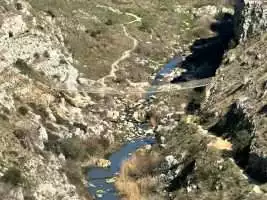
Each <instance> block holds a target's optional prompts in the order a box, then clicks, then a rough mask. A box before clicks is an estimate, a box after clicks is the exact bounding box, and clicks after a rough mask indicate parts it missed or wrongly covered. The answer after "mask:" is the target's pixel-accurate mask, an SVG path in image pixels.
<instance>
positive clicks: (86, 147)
mask: <svg viewBox="0 0 267 200" xmlns="http://www.w3.org/2000/svg"><path fill="white" fill-rule="evenodd" d="M45 146H46V149H47V150H48V151H52V152H54V153H56V154H59V153H62V154H64V156H65V157H66V158H67V159H70V160H77V161H83V160H84V159H86V158H88V157H89V156H93V155H103V154H104V153H105V151H106V150H107V149H108V148H109V141H108V140H107V139H105V138H88V139H87V140H83V139H81V138H79V137H72V138H66V139H63V140H49V141H48V142H46V144H45Z"/></svg>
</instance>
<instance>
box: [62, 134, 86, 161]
mask: <svg viewBox="0 0 267 200" xmlns="http://www.w3.org/2000/svg"><path fill="white" fill-rule="evenodd" d="M60 149H61V151H62V153H63V154H64V155H65V157H66V158H67V159H73V160H82V159H84V158H85V157H86V152H87V149H86V145H84V143H83V141H82V140H81V139H80V138H78V137H74V138H67V139H65V140H63V141H61V143H60Z"/></svg>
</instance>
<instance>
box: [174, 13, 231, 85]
mask: <svg viewBox="0 0 267 200" xmlns="http://www.w3.org/2000/svg"><path fill="white" fill-rule="evenodd" d="M217 18H218V20H217V22H215V23H213V24H211V26H210V29H211V30H212V31H213V32H215V33H216V36H214V37H210V38H202V39H198V40H196V41H195V42H194V43H193V45H192V46H191V48H190V49H191V52H192V54H191V55H189V56H187V57H186V59H185V61H184V62H183V63H182V64H181V66H180V67H181V68H183V69H186V72H184V73H182V75H181V76H179V77H176V78H174V79H173V80H172V81H171V83H179V82H185V81H189V80H196V79H202V78H209V77H211V76H214V75H215V73H216V70H217V69H218V67H219V66H220V64H221V62H222V60H223V55H224V53H225V52H226V51H227V50H228V49H229V48H230V45H229V44H230V42H231V41H233V38H234V23H233V15H231V14H228V13H224V14H221V15H220V17H217Z"/></svg>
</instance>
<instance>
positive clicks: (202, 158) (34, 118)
mask: <svg viewBox="0 0 267 200" xmlns="http://www.w3.org/2000/svg"><path fill="white" fill-rule="evenodd" d="M244 2H245V4H244V3H241V4H237V6H236V18H235V19H236V22H235V23H236V26H235V27H236V30H238V31H236V35H235V36H236V40H237V41H240V42H243V43H244V44H240V45H239V46H238V47H236V48H235V49H233V50H231V51H230V52H229V53H228V56H227V58H226V59H225V60H224V64H223V65H222V66H221V69H220V70H218V72H217V74H216V77H215V78H214V79H213V80H212V83H211V85H210V86H209V89H208V90H207V97H206V100H205V101H204V103H203V105H202V114H203V115H205V118H204V119H205V120H203V119H201V117H196V116H194V115H188V113H186V112H187V111H189V112H190V113H191V114H192V113H194V114H195V110H198V109H199V107H200V100H201V99H202V98H204V97H203V93H202V92H201V90H196V91H194V90H188V91H183V92H179V93H168V95H166V93H163V94H159V95H157V97H154V100H153V98H152V99H151V100H150V101H146V100H144V99H142V94H143V92H144V89H146V88H147V87H148V86H149V83H150V81H151V80H152V79H153V78H154V76H155V72H156V71H157V70H158V68H159V67H160V66H161V64H163V63H165V62H166V60H167V59H168V58H170V57H171V56H172V55H174V54H177V53H183V54H185V55H187V54H189V53H190V52H189V51H190V49H189V46H190V45H191V43H192V42H193V41H194V40H195V39H198V38H199V37H212V36H214V35H215V33H214V32H212V31H210V30H209V29H208V27H209V25H210V24H211V23H212V22H214V21H215V15H220V13H221V12H224V11H227V12H230V13H231V12H232V10H231V9H229V8H225V7H224V6H223V5H222V4H221V3H219V1H218V2H217V1H216V2H214V1H208V0H201V1H200V0H199V1H192V2H190V3H188V1H183V0H181V1H174V0H173V1H172V0H170V1H164V2H160V3H155V2H153V1H146V0H144V1H142V2H138V3H137V2H136V1H106V0H105V1H102V0H95V1H61V0H59V1H52V0H51V1H50V0H49V1H47V2H46V1H39V0H28V1H26V0H17V1H15V0H4V1H1V3H0V88H1V90H0V127H1V131H0V133H1V137H0V138H1V140H0V195H1V196H2V197H3V198H4V199H7V200H9V199H10V200H29V199H35V200H42V199H48V200H50V199H51V200H54V199H66V200H69V199H73V200H75V199H77V200H78V199H90V198H91V197H89V196H88V194H86V193H87V192H86V191H85V190H86V181H85V180H83V179H85V178H86V177H85V175H84V174H82V169H80V168H81V166H88V165H95V164H97V163H98V162H97V161H98V160H99V159H100V158H103V157H104V156H105V154H108V153H110V151H112V150H114V148H116V147H117V146H119V145H121V144H122V143H123V142H124V141H126V140H131V139H132V138H135V137H138V136H144V135H153V134H154V133H156V136H157V137H158V140H159V145H158V146H156V147H155V151H157V152H160V154H161V155H162V157H163V156H166V158H165V159H163V161H162V166H161V165H160V167H158V166H157V168H159V169H160V170H159V171H158V170H156V171H155V172H154V171H153V175H154V176H155V177H156V178H158V180H160V181H161V182H163V183H164V184H163V185H160V184H158V185H157V186H158V187H157V188H156V189H155V191H156V192H158V193H159V194H160V195H157V194H156V195H154V193H153V194H152V195H151V196H149V198H150V199H151V198H152V197H155V196H157V198H161V199H166V198H170V199H174V198H180V199H181V198H189V199H190V198H191V199H195V198H197V197H199V198H200V197H201V198H202V199H207V198H209V197H211V196H212V197H214V198H213V199H216V198H217V199H229V198H231V199H232V198H237V197H246V198H247V199H253V198H255V197H257V198H261V197H262V198H264V197H263V194H262V193H263V192H264V187H263V185H261V188H260V189H259V188H258V187H256V186H255V185H252V184H250V183H249V181H248V180H247V178H246V176H245V177H243V174H242V173H243V172H240V170H244V171H246V172H247V173H249V174H252V175H254V174H256V175H258V176H261V175H262V174H263V175H264V173H265V172H264V171H265V168H264V166H266V162H265V156H264V154H265V153H266V149H265V139H264V138H265V136H264V133H265V132H266V125H265V124H266V123H264V122H265V121H266V120H265V118H264V117H265V116H266V105H265V104H266V103H264V102H266V95H265V93H266V92H265V89H266V80H265V79H266V77H265V74H266V65H265V63H264V58H265V54H266V50H265V49H264V46H266V37H265V35H261V36H253V35H254V33H257V34H259V33H261V32H262V31H264V30H265V27H266V18H264V17H263V18H261V20H258V19H259V18H258V16H265V13H266V12H265V8H264V7H262V5H260V4H259V2H263V1H259V2H256V1H244ZM251 2H253V3H252V4H251ZM262 8H264V9H262ZM254 11H255V12H254ZM262 11H264V12H262ZM149 12H150V13H151V14H147V13H149ZM252 25H253V26H252ZM251 33H253V34H251ZM250 37H252V39H251V38H250ZM244 49H246V50H245V51H244ZM248 71H251V72H250V73H248ZM114 91H115V93H117V94H112V93H114ZM118 94H120V95H118ZM121 94H123V95H121ZM155 98H156V99H155ZM188 103H189V104H188ZM191 107H193V108H192V109H190V108H191ZM211 108H212V109H211ZM229 108H230V110H229ZM231 118H234V119H235V120H236V121H234V122H235V123H230V122H232V120H230V122H229V119H231ZM238 122H239V123H238ZM200 123H203V124H202V125H203V127H204V128H206V129H208V130H209V131H210V134H212V133H215V134H216V135H217V136H221V137H222V138H223V137H224V138H229V139H230V141H231V143H232V144H230V145H229V143H227V142H225V141H224V142H222V143H223V144H224V145H221V143H220V141H219V143H220V144H219V145H218V144H217V143H216V142H214V141H216V138H214V137H212V136H211V135H209V134H207V131H206V130H204V129H203V127H202V126H200ZM144 124H145V125H147V124H151V126H146V127H148V128H146V129H143V128H142V126H140V125H144ZM222 130H223V131H222ZM177 141H178V142H177ZM240 141H242V142H240ZM177 146H178V147H177ZM214 146H215V147H216V148H215V149H214V148H213V147H214ZM220 146H223V147H222V149H224V150H229V149H230V150H232V148H233V153H230V156H229V154H228V153H227V155H226V157H224V156H225V155H224V153H222V152H221V151H220V150H218V147H220ZM225 146H226V147H225ZM152 151H154V149H152ZM232 156H233V157H234V159H235V161H236V163H237V164H238V165H236V164H235V162H233V160H231V157H232ZM247 156H248V158H249V159H244V158H245V157H247ZM229 157H230V158H229ZM181 163H182V164H181ZM258 163H260V164H258ZM207 165H208V166H210V167H209V168H205V166H207ZM258 166H261V168H259V167H258ZM188 175H189V176H188ZM253 177H255V178H256V179H257V180H259V179H258V178H257V176H253ZM259 181H262V180H259ZM263 182H264V180H263ZM177 183H178V184H177ZM166 186H169V187H168V190H166V192H164V190H165V189H166ZM254 186H255V187H254ZM84 188H85V190H84ZM231 188H232V189H233V190H232V192H229V191H231V190H230V189H231ZM155 191H153V192H155ZM192 191H193V192H192ZM251 191H252V192H251ZM253 191H254V192H253ZM259 193H260V194H259ZM238 194H240V195H238ZM222 196H223V198H222Z"/></svg>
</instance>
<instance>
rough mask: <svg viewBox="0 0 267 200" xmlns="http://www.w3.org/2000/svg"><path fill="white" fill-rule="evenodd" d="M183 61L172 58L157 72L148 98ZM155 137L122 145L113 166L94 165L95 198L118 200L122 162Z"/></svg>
mask: <svg viewBox="0 0 267 200" xmlns="http://www.w3.org/2000/svg"><path fill="white" fill-rule="evenodd" d="M182 62H183V57H175V58H173V59H171V60H170V61H169V62H168V63H167V64H166V65H164V66H163V67H162V69H161V70H160V71H159V72H158V73H157V75H156V77H155V79H154V81H153V82H152V86H151V88H150V89H149V90H148V91H147V94H146V98H149V97H151V96H152V95H153V94H154V92H155V91H156V88H157V87H155V86H156V85H158V84H160V82H161V81H162V79H163V78H164V77H165V76H166V75H168V74H170V73H171V72H172V71H173V70H174V69H175V68H176V67H177V65H179V64H181V63H182ZM154 143H155V138H152V137H147V138H139V139H136V140H133V141H130V142H129V143H127V144H125V145H124V146H122V147H121V148H120V149H119V150H118V151H116V152H114V153H113V154H112V155H111V156H110V157H109V161H110V162H111V166H110V167H109V168H100V167H94V168H90V169H89V171H88V179H89V189H88V190H89V192H90V194H92V195H93V196H94V198H95V199H102V200H118V199H119V196H118V193H117V191H116V189H115V186H114V181H115V179H114V177H115V176H116V175H118V173H119V171H120V167H121V164H122V162H123V161H124V160H127V159H129V158H130V156H131V154H132V153H134V152H135V151H136V150H137V149H139V148H140V147H142V146H144V145H146V144H154Z"/></svg>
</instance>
